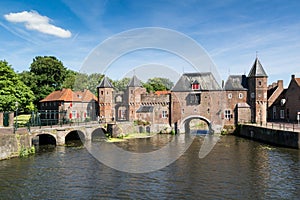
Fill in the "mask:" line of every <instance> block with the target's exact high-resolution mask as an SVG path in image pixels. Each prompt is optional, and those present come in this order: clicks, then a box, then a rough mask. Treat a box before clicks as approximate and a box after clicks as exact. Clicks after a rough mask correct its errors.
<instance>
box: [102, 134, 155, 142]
mask: <svg viewBox="0 0 300 200" xmlns="http://www.w3.org/2000/svg"><path fill="white" fill-rule="evenodd" d="M153 135H156V133H129V134H127V135H126V136H124V137H123V138H108V139H107V142H124V141H126V140H129V139H135V138H147V137H152V136H153Z"/></svg>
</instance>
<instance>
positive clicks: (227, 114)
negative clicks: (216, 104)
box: [224, 110, 232, 119]
mask: <svg viewBox="0 0 300 200" xmlns="http://www.w3.org/2000/svg"><path fill="white" fill-rule="evenodd" d="M224 114H225V119H230V118H232V114H231V111H230V110H225V112H224Z"/></svg>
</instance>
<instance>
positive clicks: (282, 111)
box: [280, 110, 284, 119]
mask: <svg viewBox="0 0 300 200" xmlns="http://www.w3.org/2000/svg"><path fill="white" fill-rule="evenodd" d="M280 119H284V110H280Z"/></svg>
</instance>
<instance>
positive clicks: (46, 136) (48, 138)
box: [31, 133, 57, 146]
mask: <svg viewBox="0 0 300 200" xmlns="http://www.w3.org/2000/svg"><path fill="white" fill-rule="evenodd" d="M36 137H39V138H38V143H37V142H35V141H34V139H35V138H36ZM31 143H32V144H38V145H47V144H51V145H55V146H56V145H57V137H56V135H55V134H52V133H37V134H34V135H32V137H31Z"/></svg>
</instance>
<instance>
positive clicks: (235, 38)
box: [0, 0, 300, 86]
mask: <svg viewBox="0 0 300 200" xmlns="http://www.w3.org/2000/svg"><path fill="white" fill-rule="evenodd" d="M299 10H300V2H299V1H297V0H290V1H289V0H287V1H282V0H272V1H270V0H268V1H267V0H249V1H241V0H240V1H238V0H222V1H217V0H185V1H181V0H153V1H148V0H106V1H101V0H43V1H41V0H1V1H0V60H6V61H7V62H8V63H9V64H10V65H12V67H13V68H14V69H15V71H18V72H21V71H24V70H29V67H30V64H31V63H32V61H33V58H34V57H36V56H55V57H57V58H58V59H59V60H61V61H62V62H63V64H64V66H65V67H67V68H69V69H72V70H75V71H84V72H85V70H84V68H85V64H86V63H89V62H87V61H89V59H90V57H91V55H93V53H95V51H96V50H97V49H99V48H102V47H103V45H102V44H103V43H105V42H106V41H109V40H110V38H116V36H119V38H120V36H122V38H123V39H122V40H116V41H118V43H117V42H114V43H110V47H109V48H108V47H107V48H105V49H103V48H102V50H105V53H104V54H109V53H110V52H113V51H115V49H118V48H121V47H124V46H126V45H128V43H129V42H128V40H127V38H126V37H128V38H130V37H135V38H137V35H131V36H130V35H128V34H127V33H135V34H136V32H135V31H131V30H144V28H147V27H155V28H161V30H163V31H164V30H169V31H171V32H172V31H173V33H175V34H177V35H184V36H185V37H186V38H187V40H188V39H190V40H192V41H194V42H195V43H197V44H198V45H199V46H200V47H201V48H202V50H203V52H202V53H206V54H207V56H208V57H209V58H210V59H211V61H212V63H213V64H214V66H212V65H211V64H208V63H205V62H203V63H202V64H200V65H202V66H197V69H196V70H200V71H201V70H204V71H207V69H212V68H214V69H216V70H217V71H218V74H219V75H220V78H221V79H223V80H226V79H227V77H228V75H236V74H246V75H248V73H249V71H250V68H251V66H252V64H253V62H254V60H255V58H256V56H257V57H258V58H259V59H260V61H261V63H262V65H263V67H264V69H265V71H266V72H267V74H268V76H269V79H268V82H269V84H270V83H272V82H275V81H277V80H278V79H282V80H284V85H285V86H287V85H288V83H289V81H290V77H291V75H292V74H295V75H296V77H300V12H299ZM125 35H126V37H124V36H125ZM148 35H149V37H155V38H154V39H153V40H156V39H157V35H155V34H148ZM138 36H140V35H138ZM174 38H175V37H165V36H164V37H161V38H160V39H161V40H160V41H159V42H160V43H164V45H169V46H168V47H170V46H171V45H172V44H173V46H176V48H177V49H178V51H180V50H181V47H182V49H184V51H188V52H189V54H192V53H195V52H197V51H195V52H194V48H192V47H191V46H186V43H185V41H184V40H177V41H176V39H174ZM134 41H136V42H140V40H134ZM189 47H191V48H189ZM127 48H128V46H127ZM102 52H103V51H102ZM98 54H99V53H98ZM98 54H95V55H98ZM201 56H202V55H199V57H201ZM98 58H99V60H98V61H99V65H101V61H102V60H103V55H102V54H101V55H99V57H98ZM185 58H186V57H183V56H181V55H180V54H177V53H176V52H174V51H169V49H166V48H156V46H155V45H154V46H150V48H149V46H147V47H145V48H140V49H138V48H137V49H129V50H128V51H127V52H125V53H123V54H121V55H119V56H118V57H114V59H113V60H111V62H109V63H108V64H107V66H99V68H97V67H96V69H95V70H96V71H97V72H99V73H106V75H107V76H110V78H112V79H120V78H122V77H124V76H126V75H132V74H136V75H138V76H140V77H141V79H146V78H147V77H149V76H159V75H161V76H165V77H167V78H171V79H173V81H176V79H177V78H178V77H179V76H180V74H182V73H184V72H192V71H193V70H194V68H193V67H194V65H193V63H191V62H189V60H187V59H185ZM93 62H95V63H93V64H92V65H93V66H97V64H98V63H97V60H93ZM198 64H199V63H198ZM204 65H205V66H204ZM208 65H210V66H208ZM94 68H95V67H94ZM87 73H89V71H87Z"/></svg>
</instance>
